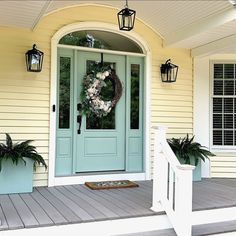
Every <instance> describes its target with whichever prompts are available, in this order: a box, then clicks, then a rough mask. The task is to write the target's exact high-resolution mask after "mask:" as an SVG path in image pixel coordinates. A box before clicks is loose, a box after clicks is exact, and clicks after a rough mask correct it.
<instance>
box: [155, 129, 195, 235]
mask: <svg viewBox="0 0 236 236" xmlns="http://www.w3.org/2000/svg"><path fill="white" fill-rule="evenodd" d="M154 129H155V143H154V172H153V200H152V208H151V209H152V210H153V211H165V212H166V214H167V216H168V217H169V220H170V222H171V223H172V225H173V228H174V230H175V232H176V234H177V235H178V236H191V232H192V222H191V218H192V172H193V169H194V168H195V167H194V166H191V165H181V164H180V163H179V161H178V159H177V158H176V156H175V154H174V152H173V151H172V149H171V148H170V146H169V144H168V143H167V141H166V128H165V127H154Z"/></svg>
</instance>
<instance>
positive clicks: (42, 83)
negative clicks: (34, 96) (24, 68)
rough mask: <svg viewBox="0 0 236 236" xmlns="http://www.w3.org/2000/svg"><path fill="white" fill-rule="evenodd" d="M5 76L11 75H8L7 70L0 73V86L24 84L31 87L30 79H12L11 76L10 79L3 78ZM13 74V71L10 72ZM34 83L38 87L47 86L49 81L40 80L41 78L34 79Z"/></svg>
mask: <svg viewBox="0 0 236 236" xmlns="http://www.w3.org/2000/svg"><path fill="white" fill-rule="evenodd" d="M5 76H11V75H9V72H8V73H6V74H3V73H2V77H0V83H1V86H3V85H4V86H22V85H24V86H26V87H32V80H29V79H17V80H16V79H14V78H11V80H5V79H4V77H5ZM13 76H14V73H13V72H12V77H13ZM34 85H37V87H38V88H49V85H50V84H49V81H42V80H37V81H34Z"/></svg>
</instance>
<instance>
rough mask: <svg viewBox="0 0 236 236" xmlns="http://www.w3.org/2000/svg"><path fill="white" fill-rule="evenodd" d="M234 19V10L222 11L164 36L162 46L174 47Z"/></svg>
mask: <svg viewBox="0 0 236 236" xmlns="http://www.w3.org/2000/svg"><path fill="white" fill-rule="evenodd" d="M234 19H236V8H235V7H231V8H230V9H227V10H224V11H222V12H220V13H218V14H214V15H211V16H209V17H206V18H203V19H202V20H199V21H196V22H194V23H192V24H190V25H187V26H186V27H183V28H182V29H181V30H177V31H175V32H171V33H170V34H168V35H166V37H165V41H164V44H165V46H174V44H175V43H178V42H180V41H183V40H185V39H188V38H191V37H193V36H194V35H197V34H200V33H203V32H206V31H208V30H211V29H213V28H215V27H218V26H220V25H223V24H225V23H227V22H230V21H232V20H234Z"/></svg>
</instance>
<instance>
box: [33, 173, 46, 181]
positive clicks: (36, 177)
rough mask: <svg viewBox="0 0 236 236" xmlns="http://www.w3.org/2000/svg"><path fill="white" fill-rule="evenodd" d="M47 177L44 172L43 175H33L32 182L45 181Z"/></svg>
mask: <svg viewBox="0 0 236 236" xmlns="http://www.w3.org/2000/svg"><path fill="white" fill-rule="evenodd" d="M47 177H48V173H47V172H44V173H35V174H34V180H42V179H47Z"/></svg>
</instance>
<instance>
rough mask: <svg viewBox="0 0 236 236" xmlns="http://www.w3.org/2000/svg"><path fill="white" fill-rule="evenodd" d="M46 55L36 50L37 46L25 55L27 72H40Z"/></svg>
mask: <svg viewBox="0 0 236 236" xmlns="http://www.w3.org/2000/svg"><path fill="white" fill-rule="evenodd" d="M43 55H44V53H43V52H41V51H39V50H37V49H36V44H34V45H33V48H32V49H31V50H29V51H27V52H26V53H25V60H26V67H27V71H31V72H40V71H41V70H42V65H43Z"/></svg>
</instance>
